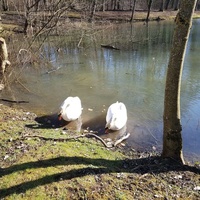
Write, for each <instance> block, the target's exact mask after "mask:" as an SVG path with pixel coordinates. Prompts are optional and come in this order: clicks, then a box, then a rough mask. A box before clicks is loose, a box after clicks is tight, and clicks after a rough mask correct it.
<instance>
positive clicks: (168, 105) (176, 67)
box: [162, 0, 197, 163]
mask: <svg viewBox="0 0 200 200" xmlns="http://www.w3.org/2000/svg"><path fill="white" fill-rule="evenodd" d="M196 1H197V0H190V1H188V0H182V1H181V4H180V10H179V12H178V14H177V16H176V19H175V30H174V35H173V43H172V49H171V54H170V58H169V64H168V70H167V77H166V86H165V100H164V115H163V122H164V131H163V151H162V156H163V157H171V158H174V159H176V160H179V161H180V162H182V163H184V158H183V152H182V134H181V131H182V126H181V122H180V117H181V115H180V89H181V76H182V69H183V61H184V57H185V51H186V45H187V41H188V37H189V32H190V28H191V25H192V14H193V12H194V8H195V5H196Z"/></svg>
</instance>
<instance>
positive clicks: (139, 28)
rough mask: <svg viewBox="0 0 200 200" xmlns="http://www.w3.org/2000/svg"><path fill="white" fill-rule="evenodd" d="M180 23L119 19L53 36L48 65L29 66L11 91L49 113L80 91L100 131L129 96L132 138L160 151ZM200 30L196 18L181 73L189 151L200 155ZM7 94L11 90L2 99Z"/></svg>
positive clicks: (87, 117) (46, 50)
mask: <svg viewBox="0 0 200 200" xmlns="http://www.w3.org/2000/svg"><path fill="white" fill-rule="evenodd" d="M173 28H174V26H173V22H151V23H149V25H148V26H146V25H144V24H142V23H136V24H133V25H131V24H118V25H115V26H113V25H112V26H110V27H107V28H106V29H104V30H102V31H96V32H95V33H93V34H91V33H89V32H87V31H85V32H82V33H80V32H75V33H74V34H73V36H72V35H71V36H68V37H51V38H49V39H48V41H47V42H46V43H45V44H44V47H43V48H42V53H41V54H42V57H41V58H45V59H47V60H48V61H49V65H48V66H41V67H40V68H39V69H35V68H34V67H32V66H31V65H30V66H28V67H27V66H26V67H25V68H23V71H22V72H20V77H19V79H20V82H21V85H20V84H16V85H15V86H12V93H13V94H14V95H15V97H16V99H18V100H27V101H29V104H24V105H23V107H24V108H26V109H28V110H30V111H34V112H36V113H45V114H51V113H56V112H57V111H58V109H59V106H60V104H61V103H62V101H63V100H64V99H65V98H66V97H68V96H79V97H80V99H81V101H82V106H83V113H82V123H83V127H84V128H86V127H87V126H90V127H91V128H93V129H95V130H98V131H99V132H101V131H102V130H103V129H104V126H105V115H106V110H107V108H108V106H109V105H110V104H111V103H114V102H116V101H122V102H124V103H125V105H126V107H127V110H128V122H127V132H129V133H130V134H131V135H130V137H129V138H128V140H127V144H128V145H129V146H131V147H132V148H135V149H138V150H144V149H151V148H152V147H155V148H157V149H158V150H161V149H162V132H163V121H162V116H163V102H164V87H165V76H166V70H167V65H168V59H169V54H170V47H171V42H172V35H173ZM199 35H200V20H199V19H198V20H194V22H193V27H192V30H191V34H190V38H189V42H188V46H187V52H186V58H185V63H184V70H183V77H182V89H181V116H182V120H181V121H182V126H183V131H182V134H183V150H184V154H185V156H186V157H187V156H188V157H191V156H192V157H200V81H199V77H200V70H199V63H200V56H199V52H200V40H199ZM81 36H83V37H82V38H81ZM101 44H110V45H115V46H116V47H117V48H119V49H120V50H113V49H106V48H102V47H101ZM78 45H79V47H78ZM22 84H23V89H22ZM24 88H26V89H27V90H25V89H24ZM8 94H9V93H8V92H7V91H4V92H3V93H2V94H1V97H2V98H3V97H9V95H8ZM102 136H103V135H102Z"/></svg>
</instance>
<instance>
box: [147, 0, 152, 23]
mask: <svg viewBox="0 0 200 200" xmlns="http://www.w3.org/2000/svg"><path fill="white" fill-rule="evenodd" d="M147 2H148V12H147V17H146V22H148V21H149V15H150V11H151V5H152V2H153V0H148V1H147Z"/></svg>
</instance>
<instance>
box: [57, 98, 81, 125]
mask: <svg viewBox="0 0 200 200" xmlns="http://www.w3.org/2000/svg"><path fill="white" fill-rule="evenodd" d="M81 114H82V106H81V100H80V98H79V97H68V98H67V99H65V100H64V102H63V103H62V105H61V106H60V112H59V114H58V117H59V120H61V119H64V120H65V121H74V120H76V119H78V118H79V117H80V115H81Z"/></svg>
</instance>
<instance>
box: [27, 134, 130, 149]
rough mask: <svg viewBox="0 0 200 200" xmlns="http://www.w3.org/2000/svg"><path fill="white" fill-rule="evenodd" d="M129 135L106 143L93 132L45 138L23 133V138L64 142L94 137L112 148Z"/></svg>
mask: <svg viewBox="0 0 200 200" xmlns="http://www.w3.org/2000/svg"><path fill="white" fill-rule="evenodd" d="M129 136H130V133H128V134H126V135H125V136H124V137H122V138H120V139H119V140H117V141H116V142H115V143H114V144H107V143H106V142H105V141H104V140H103V139H102V138H101V137H99V136H98V135H96V134H93V133H86V134H81V135H76V136H72V137H68V138H49V137H48V138H47V137H44V136H41V135H24V136H23V138H39V139H41V140H45V141H47V140H52V141H56V142H66V141H69V140H76V139H79V138H83V137H86V138H91V137H93V138H96V139H97V140H99V141H100V142H101V143H102V144H103V145H104V146H105V147H106V148H112V147H115V146H117V145H118V144H119V143H121V142H122V141H123V140H125V139H127V138H128V137H129Z"/></svg>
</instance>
